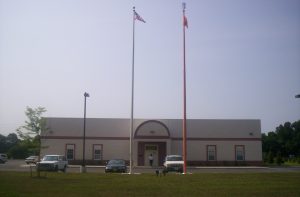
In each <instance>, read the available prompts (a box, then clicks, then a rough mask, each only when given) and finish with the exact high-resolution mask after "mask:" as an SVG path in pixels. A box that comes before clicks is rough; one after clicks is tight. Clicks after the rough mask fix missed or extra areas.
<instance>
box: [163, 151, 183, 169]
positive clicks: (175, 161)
mask: <svg viewBox="0 0 300 197" xmlns="http://www.w3.org/2000/svg"><path fill="white" fill-rule="evenodd" d="M164 171H165V172H170V171H175V172H181V173H182V172H183V159H182V156H181V155H167V156H166V158H165V162H164Z"/></svg>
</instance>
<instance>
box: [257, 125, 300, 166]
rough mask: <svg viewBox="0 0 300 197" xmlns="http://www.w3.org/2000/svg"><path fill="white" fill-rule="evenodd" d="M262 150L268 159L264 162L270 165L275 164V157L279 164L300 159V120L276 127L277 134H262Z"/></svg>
mask: <svg viewBox="0 0 300 197" xmlns="http://www.w3.org/2000/svg"><path fill="white" fill-rule="evenodd" d="M262 149H263V153H264V154H263V155H265V156H266V157H267V158H264V160H267V161H269V163H272V162H273V158H274V157H275V156H276V159H277V160H276V163H277V164H280V163H281V162H282V161H283V160H286V159H288V158H295V159H297V158H299V159H300V120H298V121H296V122H294V123H290V122H285V123H284V124H283V125H282V124H281V125H279V126H278V127H276V130H275V132H273V131H272V132H269V133H268V134H262ZM271 158H272V159H271Z"/></svg>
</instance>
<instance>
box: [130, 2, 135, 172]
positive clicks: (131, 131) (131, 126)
mask: <svg viewBox="0 0 300 197" xmlns="http://www.w3.org/2000/svg"><path fill="white" fill-rule="evenodd" d="M134 26H135V7H133V34H132V37H133V39H132V74H131V75H132V80H131V118H130V140H129V141H130V145H129V157H130V159H129V160H130V161H129V174H132V134H133V101H134V29H135V28H134Z"/></svg>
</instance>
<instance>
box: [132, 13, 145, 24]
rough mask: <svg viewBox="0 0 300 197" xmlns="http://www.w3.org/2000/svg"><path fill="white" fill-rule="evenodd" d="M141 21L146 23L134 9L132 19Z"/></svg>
mask: <svg viewBox="0 0 300 197" xmlns="http://www.w3.org/2000/svg"><path fill="white" fill-rule="evenodd" d="M136 19H137V20H139V21H142V22H143V23H146V21H145V20H144V19H143V18H142V17H141V16H140V15H139V14H138V13H137V12H136V11H134V20H136Z"/></svg>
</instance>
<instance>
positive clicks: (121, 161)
mask: <svg viewBox="0 0 300 197" xmlns="http://www.w3.org/2000/svg"><path fill="white" fill-rule="evenodd" d="M112 164H114V165H116V164H118V165H125V161H124V160H110V161H109V162H108V165H112Z"/></svg>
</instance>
